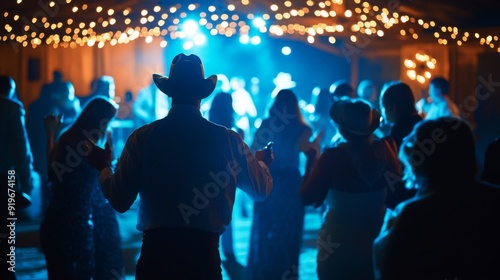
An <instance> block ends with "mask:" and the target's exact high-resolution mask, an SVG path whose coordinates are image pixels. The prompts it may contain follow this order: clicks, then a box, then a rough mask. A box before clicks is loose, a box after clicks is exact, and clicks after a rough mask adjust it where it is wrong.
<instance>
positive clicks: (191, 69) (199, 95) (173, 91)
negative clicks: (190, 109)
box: [153, 53, 217, 106]
mask: <svg viewBox="0 0 500 280" xmlns="http://www.w3.org/2000/svg"><path fill="white" fill-rule="evenodd" d="M153 80H154V82H155V84H156V86H157V87H158V89H160V90H161V91H162V92H163V93H165V94H166V95H168V96H169V97H171V98H172V103H173V104H181V103H184V104H192V105H197V106H199V104H200V101H201V99H204V98H206V97H208V96H209V95H210V94H211V93H212V92H213V91H214V89H215V85H216V84H217V76H216V75H211V76H210V77H208V78H205V70H204V68H203V64H202V62H201V59H200V58H199V57H198V56H197V55H194V54H191V55H185V54H183V53H181V54H178V55H176V56H175V57H174V59H172V64H171V65H170V73H169V76H168V77H166V76H162V75H159V74H153Z"/></svg>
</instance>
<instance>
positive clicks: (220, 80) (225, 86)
mask: <svg viewBox="0 0 500 280" xmlns="http://www.w3.org/2000/svg"><path fill="white" fill-rule="evenodd" d="M215 88H216V89H218V90H219V91H222V92H230V91H231V83H230V82H229V78H228V77H227V76H226V75H224V74H217V84H216V86H215Z"/></svg>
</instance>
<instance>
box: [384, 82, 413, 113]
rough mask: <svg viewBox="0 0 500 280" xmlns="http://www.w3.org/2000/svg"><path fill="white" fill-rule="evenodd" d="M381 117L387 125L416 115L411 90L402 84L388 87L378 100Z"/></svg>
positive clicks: (398, 83)
mask: <svg viewBox="0 0 500 280" xmlns="http://www.w3.org/2000/svg"><path fill="white" fill-rule="evenodd" d="M380 109H381V113H382V117H383V118H384V119H385V120H387V121H388V122H389V123H394V122H395V121H397V120H400V119H404V118H406V117H409V116H413V115H416V114H417V110H416V109H415V97H414V96H413V92H412V91H411V88H410V87H409V86H408V85H407V84H405V83H402V82H397V83H393V84H391V85H390V86H388V87H387V88H386V89H385V90H384V91H383V92H382V93H381V98H380Z"/></svg>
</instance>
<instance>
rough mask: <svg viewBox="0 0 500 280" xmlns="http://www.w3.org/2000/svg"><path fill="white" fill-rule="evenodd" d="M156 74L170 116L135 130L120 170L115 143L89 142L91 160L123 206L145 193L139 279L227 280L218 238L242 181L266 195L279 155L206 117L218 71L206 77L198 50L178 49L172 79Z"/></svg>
mask: <svg viewBox="0 0 500 280" xmlns="http://www.w3.org/2000/svg"><path fill="white" fill-rule="evenodd" d="M153 80H154V82H155V84H156V86H157V87H158V88H159V89H160V90H161V91H163V92H164V93H165V94H167V95H168V96H169V97H171V98H172V108H171V109H170V111H169V113H168V115H167V116H166V117H165V118H163V119H160V120H157V121H154V122H152V123H151V124H149V125H145V126H143V127H141V128H139V129H137V130H136V131H134V132H133V133H132V135H131V136H130V137H129V138H128V140H127V143H126V145H125V148H124V150H123V153H122V155H121V157H120V160H119V162H118V165H117V168H116V170H115V172H114V173H113V171H112V169H111V168H110V163H109V162H110V158H111V151H110V148H109V145H106V148H105V149H104V150H103V149H100V148H98V147H96V146H91V147H89V148H92V150H91V151H90V152H89V155H88V156H87V159H88V161H89V163H90V164H92V165H93V166H94V167H96V168H97V169H98V170H100V171H101V177H100V181H101V185H102V190H103V192H104V194H105V195H106V197H107V198H108V200H109V202H110V203H111V205H112V206H113V208H115V209H116V210H117V211H118V212H125V211H127V210H128V209H129V207H130V206H131V205H132V203H133V202H134V200H135V199H136V197H137V195H138V194H139V196H140V203H139V212H138V221H137V229H138V230H140V231H143V244H142V249H141V256H140V258H139V260H138V263H137V271H136V279H148V280H149V279H222V275H221V268H220V257H219V251H218V242H219V236H220V234H221V233H222V232H223V231H224V228H225V226H226V225H228V224H229V222H230V221H231V214H232V207H233V203H234V197H235V190H236V186H238V187H239V188H241V189H242V190H243V191H245V192H246V193H247V194H249V195H250V196H251V197H252V198H253V199H254V200H264V199H266V198H267V196H268V195H269V193H270V191H271V188H272V178H271V176H270V174H269V170H268V168H267V165H269V164H270V163H271V162H272V158H273V155H272V153H266V152H265V151H263V150H260V151H257V152H256V153H255V155H253V154H252V153H251V152H250V150H249V148H248V146H247V145H246V144H245V143H244V142H243V141H242V139H241V137H240V136H238V134H237V133H236V132H233V131H232V130H230V129H226V128H225V127H222V126H219V125H216V124H214V123H211V122H209V121H207V120H206V119H204V118H203V117H202V115H201V113H200V101H201V99H203V98H206V97H207V96H209V95H210V94H211V93H212V91H213V90H214V88H215V85H216V82H217V77H216V76H215V75H212V76H210V77H208V78H205V77H204V70H203V65H202V62H201V60H200V58H199V57H198V56H196V55H189V56H186V55H184V54H179V55H177V56H176V57H175V58H174V59H173V61H172V64H171V67H170V74H169V77H166V76H161V75H158V74H154V75H153ZM90 145H91V144H90Z"/></svg>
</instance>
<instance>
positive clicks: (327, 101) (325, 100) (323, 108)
mask: <svg viewBox="0 0 500 280" xmlns="http://www.w3.org/2000/svg"><path fill="white" fill-rule="evenodd" d="M330 106H332V98H331V96H330V91H328V89H325V88H322V89H319V93H318V99H316V104H314V108H315V114H316V115H319V116H325V117H328V116H329V113H330Z"/></svg>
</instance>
